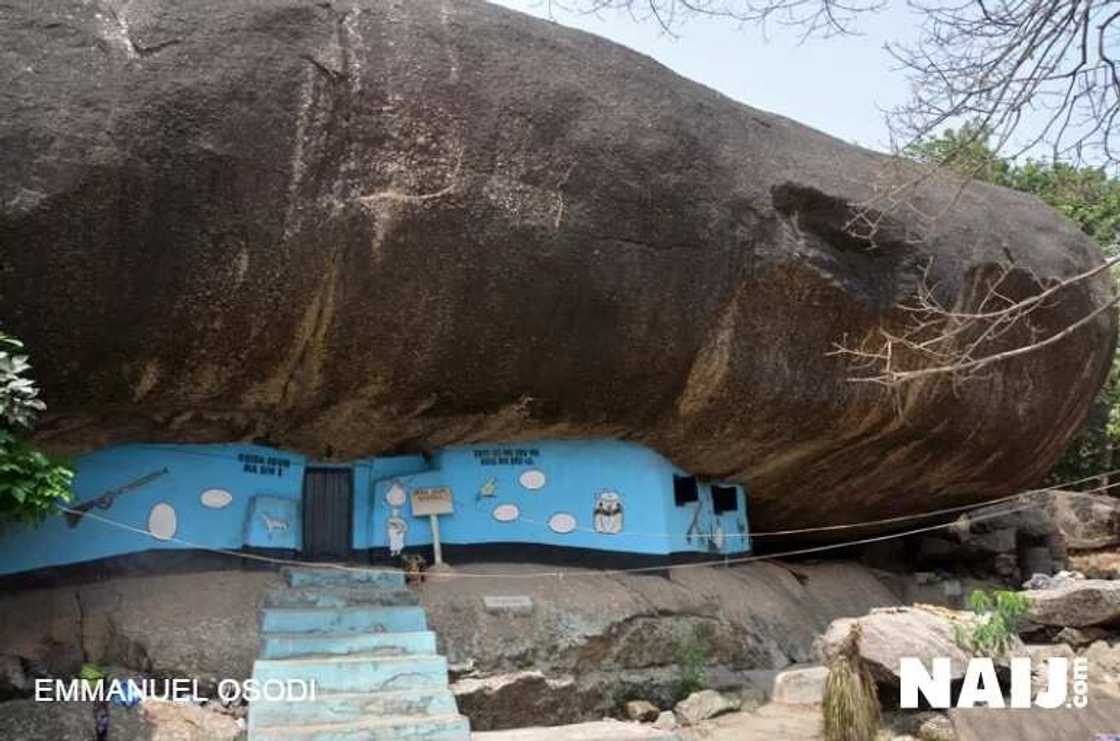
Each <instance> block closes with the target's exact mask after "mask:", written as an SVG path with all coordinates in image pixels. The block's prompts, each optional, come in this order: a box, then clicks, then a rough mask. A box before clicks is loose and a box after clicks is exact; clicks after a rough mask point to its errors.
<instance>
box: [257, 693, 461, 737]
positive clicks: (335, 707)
mask: <svg viewBox="0 0 1120 741" xmlns="http://www.w3.org/2000/svg"><path fill="white" fill-rule="evenodd" d="M458 712H459V706H458V705H457V704H456V703H455V695H454V694H452V692H451V690H449V689H411V690H398V691H395V692H363V693H356V692H338V693H325V694H319V695H318V696H316V698H315V699H314V700H305V701H303V702H294V701H293V702H285V701H274V700H257V701H255V702H253V703H252V704H251V705H250V706H249V727H250V728H252V729H254V730H255V729H258V728H265V727H268V726H293V725H310V724H322V723H354V722H357V721H360V720H362V719H364V718H371V717H384V716H402V717H403V716H408V717H423V716H431V715H440V716H447V715H456V714H458Z"/></svg>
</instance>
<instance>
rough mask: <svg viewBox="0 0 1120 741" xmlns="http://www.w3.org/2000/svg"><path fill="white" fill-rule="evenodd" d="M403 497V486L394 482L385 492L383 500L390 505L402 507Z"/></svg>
mask: <svg viewBox="0 0 1120 741" xmlns="http://www.w3.org/2000/svg"><path fill="white" fill-rule="evenodd" d="M404 497H405V494H404V487H403V486H401V485H400V484H397V483H394V484H393V485H392V486H390V487H389V491H387V492H385V501H386V502H388V503H389V506H390V507H403V506H404Z"/></svg>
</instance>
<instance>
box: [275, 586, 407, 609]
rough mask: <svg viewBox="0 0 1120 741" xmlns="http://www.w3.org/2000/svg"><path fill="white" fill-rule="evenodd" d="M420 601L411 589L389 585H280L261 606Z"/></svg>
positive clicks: (377, 603)
mask: <svg viewBox="0 0 1120 741" xmlns="http://www.w3.org/2000/svg"><path fill="white" fill-rule="evenodd" d="M418 604H420V598H419V597H417V596H416V593H415V592H413V591H411V590H409V589H396V588H386V587H371V586H369V585H367V586H346V587H281V588H278V589H271V590H269V591H268V592H266V593H265V595H264V603H263V604H262V607H354V606H361V605H370V606H381V607H397V606H401V605H405V606H412V605H418Z"/></svg>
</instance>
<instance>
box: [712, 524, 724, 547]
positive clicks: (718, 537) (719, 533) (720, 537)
mask: <svg viewBox="0 0 1120 741" xmlns="http://www.w3.org/2000/svg"><path fill="white" fill-rule="evenodd" d="M724 538H726V536H725V535H724V533H723V525H721V524H720V523H718V522H717V523H716V529H715V530H714V531H713V532H712V543H714V544H715V546H716V548H717V549H718V550H721V551H722V550H723V542H724Z"/></svg>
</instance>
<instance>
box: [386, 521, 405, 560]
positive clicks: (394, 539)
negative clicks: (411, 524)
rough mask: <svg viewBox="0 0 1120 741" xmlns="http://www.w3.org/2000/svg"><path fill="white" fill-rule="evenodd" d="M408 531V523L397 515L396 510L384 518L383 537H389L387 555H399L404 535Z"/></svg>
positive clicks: (402, 547)
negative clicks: (387, 517)
mask: <svg viewBox="0 0 1120 741" xmlns="http://www.w3.org/2000/svg"><path fill="white" fill-rule="evenodd" d="M407 533H408V523H407V522H405V521H404V519H403V518H401V517H399V516H398V515H397V510H393V514H392V516H391V517H389V519H387V520H385V537H387V538H388V539H389V555H390V556H399V555H400V554H401V551H403V550H404V536H405V534H407Z"/></svg>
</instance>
